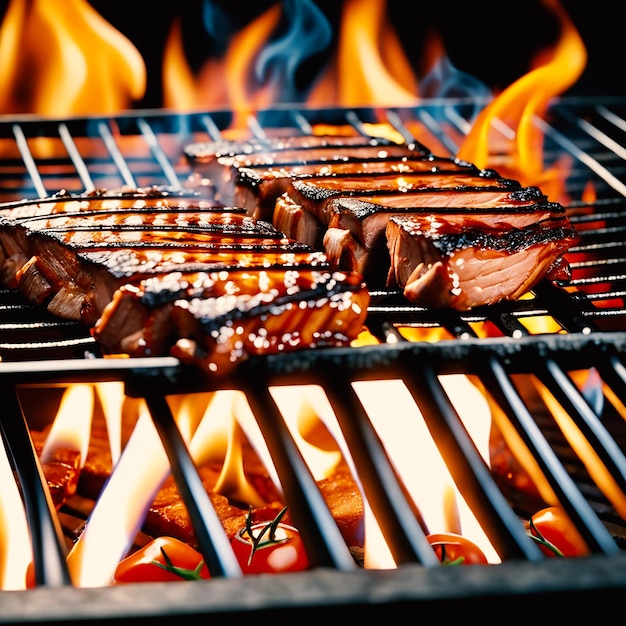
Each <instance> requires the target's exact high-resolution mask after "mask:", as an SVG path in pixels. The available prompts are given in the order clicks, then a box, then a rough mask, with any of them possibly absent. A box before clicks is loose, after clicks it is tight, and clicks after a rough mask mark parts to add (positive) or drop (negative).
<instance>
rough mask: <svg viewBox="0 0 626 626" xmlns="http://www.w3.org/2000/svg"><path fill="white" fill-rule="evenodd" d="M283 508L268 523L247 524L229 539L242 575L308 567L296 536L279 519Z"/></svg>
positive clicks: (294, 531) (294, 530)
mask: <svg viewBox="0 0 626 626" xmlns="http://www.w3.org/2000/svg"><path fill="white" fill-rule="evenodd" d="M285 512H286V508H285V509H283V510H282V511H281V512H280V513H279V514H278V515H277V516H276V517H275V518H274V519H273V520H272V521H271V522H261V523H257V524H251V523H249V520H250V517H249V516H248V523H247V524H246V526H245V527H244V528H241V529H240V530H239V531H238V532H237V533H236V534H235V535H234V537H233V538H232V539H231V545H232V547H233V550H234V552H235V556H236V557H237V560H238V561H239V565H240V566H241V570H242V572H243V573H244V574H278V573H281V572H298V571H301V570H305V569H307V568H308V566H309V561H308V558H307V555H306V552H305V551H304V545H303V544H302V539H301V537H300V533H299V532H298V530H297V529H296V528H294V527H293V526H290V525H289V524H284V523H282V522H281V521H280V520H281V518H282V517H283V515H284V514H285Z"/></svg>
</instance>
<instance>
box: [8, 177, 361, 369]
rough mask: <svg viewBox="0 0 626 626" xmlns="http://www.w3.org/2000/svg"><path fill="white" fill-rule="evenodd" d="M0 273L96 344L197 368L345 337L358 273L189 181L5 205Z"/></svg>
mask: <svg viewBox="0 0 626 626" xmlns="http://www.w3.org/2000/svg"><path fill="white" fill-rule="evenodd" d="M0 246H1V252H2V254H1V256H0V260H1V261H2V282H3V283H4V284H5V285H7V286H11V287H15V288H17V289H19V290H20V291H22V292H23V293H24V295H25V296H26V297H27V298H28V299H29V300H30V301H32V302H34V303H37V304H39V305H42V306H46V307H47V309H48V310H49V311H50V312H52V313H54V314H55V315H57V316H59V317H63V318H69V319H74V320H80V321H82V322H84V323H85V324H87V325H88V326H89V327H90V328H91V329H92V333H93V335H94V337H95V338H96V339H97V341H98V343H99V345H100V346H101V347H102V349H103V351H104V352H106V353H120V352H121V353H125V354H129V355H130V356H149V355H151V356H159V355H165V354H173V353H175V354H176V355H177V356H179V357H180V358H181V359H183V360H184V361H185V362H191V363H193V364H196V365H201V366H202V367H203V368H205V371H207V372H225V371H228V370H229V369H230V368H231V367H233V366H234V365H235V364H236V363H237V362H238V361H239V360H240V359H242V358H245V357H246V356H247V355H248V354H251V353H252V354H265V353H269V352H275V351H290V350H295V349H301V348H306V347H313V346H319V345H344V344H346V343H349V342H350V341H351V340H352V339H354V338H355V336H356V335H357V334H358V333H359V332H360V330H361V329H362V324H363V321H364V318H365V315H366V312H367V305H368V301H369V294H368V292H367V289H366V288H365V285H364V284H363V282H362V278H361V277H360V276H358V275H356V274H353V273H350V272H343V271H337V270H336V269H335V268H332V267H331V266H330V264H329V263H328V261H327V259H326V257H325V255H324V254H321V253H319V252H316V251H314V250H312V249H311V248H310V247H308V246H306V245H304V244H301V243H299V242H296V241H294V240H292V239H289V238H287V237H285V236H284V235H283V234H282V233H280V232H279V231H277V230H276V229H275V228H274V227H273V226H272V225H271V224H269V223H267V222H263V221H259V220H256V219H254V218H253V217H251V216H250V215H247V214H246V212H245V210H243V209H241V208H237V207H234V208H229V207H223V206H221V205H217V204H216V203H214V202H210V201H206V200H202V199H199V198H198V197H197V196H196V195H195V194H192V193H189V192H181V191H178V192H170V191H169V190H164V189H156V188H147V189H135V190H123V191H120V190H109V191H104V190H99V191H94V192H91V193H87V194H84V195H79V196H75V195H63V194H60V195H58V196H55V197H52V198H47V199H42V200H40V201H32V202H27V201H25V202H20V203H14V204H12V205H5V206H4V207H2V210H1V211H0Z"/></svg>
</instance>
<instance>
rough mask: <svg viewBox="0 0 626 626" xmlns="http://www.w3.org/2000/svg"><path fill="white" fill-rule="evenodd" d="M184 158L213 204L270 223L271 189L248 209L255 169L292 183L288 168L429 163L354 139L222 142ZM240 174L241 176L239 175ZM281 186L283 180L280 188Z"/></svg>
mask: <svg viewBox="0 0 626 626" xmlns="http://www.w3.org/2000/svg"><path fill="white" fill-rule="evenodd" d="M185 155H186V157H187V159H188V161H189V162H190V163H191V166H192V168H193V170H194V172H195V173H196V174H197V175H198V176H201V177H202V178H204V179H208V180H209V181H210V183H211V185H212V188H213V194H214V197H215V198H216V199H218V200H219V201H220V202H222V203H224V204H226V205H237V206H246V208H248V210H249V212H251V213H252V214H253V215H254V216H255V217H257V218H259V219H271V213H272V196H274V197H276V196H277V195H278V193H279V192H280V191H281V188H280V186H279V187H276V184H274V185H273V191H270V190H268V189H266V188H265V186H264V187H263V193H264V194H265V201H264V202H262V203H259V202H255V201H254V197H253V198H252V200H253V202H252V204H251V205H250V204H248V199H249V198H250V196H249V191H250V189H249V188H250V186H252V188H253V191H252V196H255V195H257V194H256V193H255V192H254V189H257V188H258V185H257V183H258V179H256V180H255V175H254V174H253V170H254V169H258V170H260V169H261V168H265V169H268V168H272V171H273V173H276V172H279V171H282V174H283V176H282V178H283V179H284V178H285V176H287V177H288V178H291V174H290V173H289V172H290V171H291V168H292V167H294V166H302V165H306V164H311V165H313V164H316V165H317V166H319V167H322V166H326V167H328V166H332V167H335V166H337V165H344V166H345V165H346V164H349V163H355V164H356V163H358V162H365V161H378V162H383V161H385V160H387V159H402V158H404V159H409V158H411V159H415V160H419V159H425V160H426V159H427V155H426V154H425V153H424V152H423V150H422V149H421V148H418V147H417V146H414V145H406V144H402V145H401V144H397V143H394V142H391V141H389V140H387V139H380V138H365V137H361V136H358V135H357V136H353V135H323V136H319V137H318V136H316V135H302V136H295V137H293V138H291V140H289V141H287V140H285V139H281V140H276V141H270V142H269V143H265V142H259V141H252V142H250V144H245V143H244V144H242V143H238V142H227V144H226V147H225V146H224V143H223V142H217V143H216V144H215V145H213V144H211V143H209V144H205V143H201V144H192V145H190V146H187V147H186V148H185ZM243 170H245V173H243V174H242V172H243ZM266 178H267V177H266ZM272 178H273V179H274V180H273V183H277V180H276V176H273V177H272ZM285 182H286V180H283V181H282V184H284V183H285ZM257 190H258V189H257ZM268 207H269V209H268Z"/></svg>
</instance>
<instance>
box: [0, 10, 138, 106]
mask: <svg viewBox="0 0 626 626" xmlns="http://www.w3.org/2000/svg"><path fill="white" fill-rule="evenodd" d="M0 58H2V65H0V111H3V112H7V113H32V112H36V113H37V114H38V115H42V116H67V115H71V114H84V113H86V114H96V113H103V114H106V113H113V112H117V111H119V110H121V109H124V108H130V107H131V106H132V104H133V102H134V101H137V100H139V99H140V98H141V97H143V95H144V92H145V87H146V68H145V65H144V61H143V59H142V57H141V55H140V54H139V52H138V50H137V49H136V48H135V47H134V45H133V44H132V43H131V42H130V41H129V40H128V39H126V37H124V36H123V35H122V34H121V33H120V32H119V31H117V30H116V29H115V28H113V27H112V26H111V25H110V24H109V23H108V22H107V21H106V20H104V19H103V18H102V17H101V16H100V15H99V14H98V13H97V12H96V11H95V10H94V9H93V8H92V7H91V6H90V5H89V3H88V2H87V1H86V0H64V2H46V0H11V2H10V4H9V6H8V9H7V12H6V15H5V18H4V21H3V23H2V25H1V27H0Z"/></svg>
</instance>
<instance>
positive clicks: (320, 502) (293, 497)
mask: <svg viewBox="0 0 626 626" xmlns="http://www.w3.org/2000/svg"><path fill="white" fill-rule="evenodd" d="M253 380H255V384H254V385H253V386H252V385H250V384H246V385H245V386H244V388H243V390H244V392H245V394H246V397H247V398H248V402H249V403H250V407H251V409H252V412H253V414H254V416H255V418H256V420H257V423H258V425H259V428H260V429H261V432H262V434H263V437H264V439H265V441H266V443H267V447H268V449H269V452H270V455H271V457H272V460H273V462H274V465H275V467H276V471H277V473H278V476H279V478H280V483H281V485H282V488H283V491H284V494H285V501H286V502H288V503H289V510H290V513H291V516H292V517H293V520H294V525H295V526H296V528H298V530H299V531H300V533H301V535H302V540H303V543H304V546H305V550H306V552H307V555H308V556H309V562H310V563H311V564H312V565H313V566H331V567H334V568H337V569H339V570H341V571H351V570H354V569H355V568H356V563H355V561H354V558H353V557H352V555H351V554H350V552H349V551H348V548H347V546H346V543H345V541H344V539H343V537H342V535H341V533H340V531H339V528H338V527H337V524H336V522H335V520H334V518H333V517H332V515H331V513H330V510H329V509H328V507H327V505H326V502H325V500H324V499H323V497H322V494H321V492H320V490H319V488H318V486H317V484H316V482H315V480H314V478H313V476H312V474H311V472H310V470H309V468H308V467H307V465H306V463H305V461H304V459H303V458H302V455H301V453H300V451H299V450H298V447H297V445H296V443H295V441H294V440H293V437H292V436H291V434H290V433H289V430H288V428H287V426H286V425H285V423H284V421H283V420H282V418H281V415H280V410H279V408H278V407H277V405H276V403H275V401H274V399H273V398H272V395H271V393H270V385H269V381H268V380H267V379H266V377H265V376H263V375H262V373H261V372H258V377H257V376H255V378H254V379H253Z"/></svg>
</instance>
